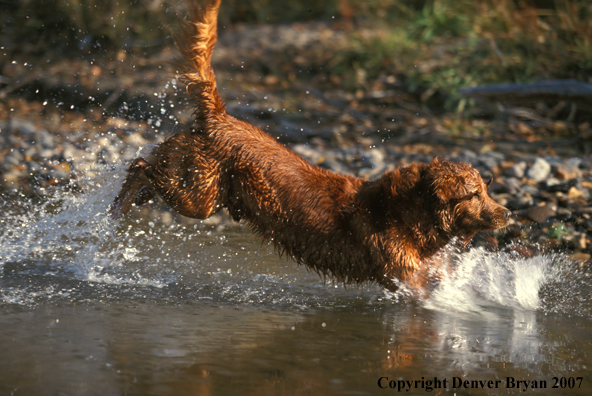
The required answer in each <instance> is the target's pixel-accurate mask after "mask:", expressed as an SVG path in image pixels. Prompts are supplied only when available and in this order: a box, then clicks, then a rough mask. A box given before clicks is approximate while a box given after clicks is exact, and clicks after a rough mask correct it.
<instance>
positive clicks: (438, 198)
mask: <svg viewBox="0 0 592 396" xmlns="http://www.w3.org/2000/svg"><path fill="white" fill-rule="evenodd" d="M424 177H425V181H426V182H427V185H428V190H431V194H430V195H431V197H430V198H428V199H429V200H431V201H432V202H430V204H432V205H430V206H432V208H433V210H434V211H435V214H436V221H439V222H440V224H438V226H439V227H440V228H441V229H443V230H444V231H446V232H447V233H449V235H451V236H457V237H459V238H461V239H463V240H464V241H465V243H468V242H469V241H470V240H471V239H472V238H473V236H475V234H476V233H477V232H481V231H492V230H497V229H500V228H503V227H505V226H507V225H508V222H509V219H510V215H511V212H510V211H509V210H508V209H506V208H505V207H503V206H502V205H500V204H498V203H497V202H495V201H494V200H493V199H491V198H490V197H489V195H487V187H489V185H490V184H491V182H492V180H493V177H492V178H491V179H490V180H489V181H488V182H487V183H484V182H483V179H482V178H481V176H480V175H479V172H477V170H476V169H474V168H473V167H471V166H470V165H467V164H463V163H457V162H449V161H443V160H440V159H438V158H436V159H435V160H434V161H432V162H431V163H430V164H429V165H428V166H427V167H426V168H425V173H424Z"/></svg>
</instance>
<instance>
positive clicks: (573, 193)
mask: <svg viewBox="0 0 592 396" xmlns="http://www.w3.org/2000/svg"><path fill="white" fill-rule="evenodd" d="M567 196H568V197H569V198H570V199H578V198H583V197H584V192H583V191H580V190H578V189H577V188H575V187H571V188H570V189H569V191H568V192H567Z"/></svg>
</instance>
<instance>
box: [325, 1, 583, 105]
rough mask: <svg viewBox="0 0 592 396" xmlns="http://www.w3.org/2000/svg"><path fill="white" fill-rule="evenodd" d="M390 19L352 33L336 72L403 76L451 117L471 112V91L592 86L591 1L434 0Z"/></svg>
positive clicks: (403, 9)
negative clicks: (519, 85) (520, 85)
mask: <svg viewBox="0 0 592 396" xmlns="http://www.w3.org/2000/svg"><path fill="white" fill-rule="evenodd" d="M537 3H540V4H539V5H538V6H537ZM387 15H388V17H385V18H383V20H382V21H381V24H378V25H379V27H378V28H376V27H375V28H373V34H368V32H365V31H362V32H360V31H354V32H353V33H352V38H353V40H352V45H351V47H350V48H349V49H348V50H347V51H345V53H344V54H342V55H340V60H339V61H338V62H334V64H333V67H334V70H335V72H341V71H343V70H347V69H348V67H349V69H350V70H351V69H354V70H353V71H352V74H355V69H356V68H362V69H364V71H365V73H366V75H367V76H368V77H369V78H372V77H373V76H376V75H379V74H381V73H402V74H404V75H406V76H407V77H408V79H409V86H410V89H411V90H412V91H414V90H415V91H418V92H419V93H420V94H421V98H422V100H424V101H425V102H428V103H429V102H430V100H432V99H434V97H435V96H436V95H439V96H442V97H444V98H445V99H444V108H445V109H446V110H453V109H456V110H457V111H460V110H463V109H464V108H465V106H466V105H467V102H466V101H465V100H464V99H463V98H462V97H461V96H460V95H459V94H458V91H459V89H461V88H464V87H467V86H473V85H482V84H490V83H501V82H528V81H536V80H548V79H563V78H575V79H578V80H581V81H586V82H592V24H590V22H589V21H590V19H591V17H592V5H591V4H590V3H589V2H588V1H586V0H556V1H546V2H543V1H539V2H536V1H535V2H529V3H526V2H514V1H510V0H481V1H467V0H432V1H426V2H425V4H424V6H423V7H422V8H421V9H419V10H413V9H412V8H410V7H399V8H397V9H391V10H390V12H389V13H387ZM375 26H376V24H375ZM349 81H354V80H353V79H351V78H350V79H349Z"/></svg>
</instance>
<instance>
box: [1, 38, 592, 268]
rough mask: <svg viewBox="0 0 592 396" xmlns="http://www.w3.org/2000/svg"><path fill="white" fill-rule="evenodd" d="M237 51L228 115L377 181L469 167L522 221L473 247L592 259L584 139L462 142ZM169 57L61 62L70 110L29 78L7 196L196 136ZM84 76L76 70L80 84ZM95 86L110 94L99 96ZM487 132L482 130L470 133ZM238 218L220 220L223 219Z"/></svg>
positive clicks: (499, 137) (402, 107)
mask: <svg viewBox="0 0 592 396" xmlns="http://www.w3.org/2000/svg"><path fill="white" fill-rule="evenodd" d="M316 29H321V28H318V27H316ZM321 30H322V29H321ZM234 34H235V35H236V33H234ZM239 36H240V35H239ZM260 36H262V35H258V33H257V32H255V33H252V34H250V35H249V34H243V41H244V40H247V39H248V37H251V38H252V37H260ZM285 36H286V34H284V35H283V36H282V37H285ZM233 37H234V36H233ZM265 37H269V32H267V33H266V35H265ZM307 37H308V39H307V40H308V41H306V40H305V42H303V43H299V44H298V45H296V44H294V45H293V46H292V47H290V48H292V49H293V51H297V52H298V51H300V52H303V53H304V55H306V50H307V48H308V47H307V46H311V45H312V44H314V43H316V41H315V40H317V41H318V40H321V38H322V31H321V32H320V33H318V34H316V35H315V34H312V33H311V34H309V36H307ZM235 38H236V40H239V39H240V37H235ZM226 41H228V43H227V44H228V47H225V45H226V44H225V43H226ZM230 41H232V40H230V39H226V40H225V39H224V38H222V40H221V44H220V46H221V47H222V48H221V50H220V51H219V53H220V55H218V58H217V60H216V62H217V64H219V65H221V66H220V67H219V73H218V77H219V81H221V84H220V85H221V87H222V90H223V92H222V95H223V96H224V97H225V98H227V105H228V112H229V113H231V114H233V115H235V116H237V117H238V118H242V119H245V120H246V121H249V122H251V123H253V124H255V125H257V126H259V127H261V128H263V129H264V130H266V131H267V132H269V133H270V134H271V135H272V136H275V137H277V138H278V140H279V141H280V142H282V143H284V144H285V145H286V146H288V147H290V148H291V149H292V150H294V151H295V152H296V153H298V154H299V155H301V156H302V157H304V158H305V159H307V160H308V161H310V162H311V163H313V164H317V165H319V166H321V167H325V168H328V169H331V170H334V171H337V172H342V173H350V174H354V175H358V176H361V177H365V178H369V179H371V178H374V177H377V176H378V175H380V174H382V172H384V171H385V170H387V169H391V168H395V167H399V166H404V165H406V164H409V163H411V162H414V161H421V162H426V161H430V160H431V159H432V158H434V157H435V156H441V157H444V158H446V159H450V160H454V161H462V162H467V163H470V164H472V165H473V166H474V167H475V168H477V169H478V170H479V171H480V172H481V174H482V176H483V177H484V178H487V177H488V176H489V175H493V176H494V182H493V183H492V185H491V187H490V190H489V192H490V195H491V197H492V198H493V199H495V200H496V201H498V202H499V203H501V204H503V205H505V206H506V207H508V208H509V209H511V210H512V212H513V220H512V225H511V226H510V227H508V228H507V229H506V230H504V231H500V232H497V233H494V234H485V235H480V236H479V237H478V238H476V239H475V241H474V242H473V243H474V244H477V245H483V246H487V247H488V248H491V249H498V248H501V249H510V250H512V251H516V252H517V253H518V254H521V255H523V256H527V257H528V256H531V255H533V254H537V253H541V252H550V251H559V252H565V253H567V254H570V255H571V257H572V258H573V259H574V260H576V261H579V262H581V263H582V264H584V263H588V262H589V260H590V250H591V249H592V245H591V243H592V242H591V240H592V218H591V216H592V205H590V199H591V189H592V157H590V156H589V155H584V153H585V147H583V144H584V143H581V144H580V143H578V142H580V140H578V139H579V138H578V137H576V138H562V139H556V140H552V139H547V140H545V139H544V138H536V137H533V135H534V134H536V132H537V131H541V130H543V129H544V128H546V127H548V125H547V124H549V122H550V121H549V120H546V121H544V122H542V124H541V121H540V120H539V121H537V120H534V121H533V117H530V118H529V117H528V116H526V117H522V118H520V117H519V116H517V117H512V116H508V117H506V118H503V119H501V120H500V119H499V118H498V119H493V120H492V121H484V120H483V119H472V120H464V121H462V123H463V124H462V131H461V132H454V133H453V132H451V131H452V130H453V129H455V128H456V129H458V124H455V123H454V122H455V121H451V120H454V119H455V118H456V115H454V114H452V115H450V114H448V115H434V114H431V113H430V112H429V111H428V110H427V109H425V108H424V107H423V106H422V105H421V104H418V103H413V102H410V103H402V99H401V98H404V97H405V94H404V93H400V94H398V93H397V92H395V91H393V92H391V91H389V90H388V89H386V90H385V89H382V90H380V89H374V88H376V87H374V88H373V89H368V91H366V92H357V93H354V94H351V93H347V92H343V91H340V90H339V89H337V88H335V87H333V86H329V87H328V89H327V90H323V93H320V92H319V91H320V89H322V87H320V88H319V87H318V86H317V83H318V79H315V78H312V79H310V80H306V81H305V83H307V84H308V85H302V86H294V85H286V86H283V85H282V84H280V83H279V82H278V81H276V79H274V78H273V75H267V76H266V77H265V78H260V77H259V78H257V77H255V76H256V75H257V72H258V68H257V67H256V66H252V67H251V68H249V69H248V70H243V69H242V68H241V63H240V61H239V60H237V59H241V57H248V56H249V54H250V51H249V45H251V46H256V47H258V48H259V47H261V44H260V43H257V42H256V43H255V44H248V43H247V44H244V46H242V47H241V46H238V48H240V50H238V51H237V52H236V53H234V52H232V51H230V50H229V47H230V46H233V47H235V46H237V44H236V42H230ZM247 41H248V40H247ZM311 43H312V44H311ZM276 44H277V43H276ZM282 48H283V47H281V46H280V49H278V51H280V50H282ZM251 56H252V54H251ZM171 57H172V56H171V52H170V50H166V51H162V52H160V53H159V54H158V56H151V57H150V58H148V59H143V60H139V59H138V58H133V59H129V58H126V55H125V54H122V55H121V57H120V59H114V60H111V61H104V62H102V63H101V62H96V61H93V60H85V61H80V60H77V61H76V62H72V64H70V65H69V66H68V65H65V64H64V63H63V62H62V63H61V65H62V66H61V67H60V68H59V70H57V71H56V72H59V73H63V74H64V79H63V80H65V79H66V77H67V76H68V77H67V78H70V79H72V78H73V79H74V80H73V81H71V82H72V84H69V85H68V87H70V89H71V90H73V92H74V93H75V94H76V95H71V93H70V94H69V95H70V96H69V97H70V99H69V100H66V99H64V98H63V97H60V96H59V95H58V96H56V94H55V92H58V91H59V89H54V90H51V89H50V88H51V86H52V84H57V85H59V83H58V82H56V81H59V80H60V79H59V78H58V79H57V80H56V79H55V75H54V76H53V77H52V78H51V79H50V78H49V77H43V76H39V75H37V78H33V77H31V82H29V83H27V82H26V81H25V83H23V84H22V88H21V89H15V90H12V91H11V92H10V93H9V94H7V95H4V97H3V98H0V191H1V192H2V194H3V195H4V196H9V195H11V194H12V193H13V192H16V191H20V192H23V193H25V194H29V195H44V194H51V193H52V191H53V190H54V189H60V188H63V186H68V185H69V186H75V184H76V183H75V179H76V178H77V177H79V176H80V175H84V174H85V173H88V172H92V171H94V169H95V168H96V165H97V164H113V165H122V164H125V163H128V162H129V161H130V160H131V159H133V158H134V157H135V155H136V153H137V152H138V150H139V149H140V148H141V147H142V146H145V145H147V144H154V143H158V142H160V141H162V140H163V139H164V138H166V136H169V135H170V134H171V133H175V131H178V130H180V129H183V128H186V127H187V125H188V124H189V123H190V120H191V110H190V109H188V108H187V103H186V99H185V97H184V93H183V90H182V88H181V87H177V86H176V85H177V84H176V81H175V80H174V78H170V76H174V71H173V70H172V69H171V68H170V67H168V68H167V67H163V68H162V70H161V71H158V68H159V67H160V65H161V64H164V63H166V62H165V60H170V59H171ZM235 58H237V59H235ZM296 61H297V62H296V63H298V62H300V61H302V60H296ZM27 62H28V61H27V60H26V59H19V60H15V61H14V63H13V64H11V66H10V67H5V69H4V71H3V74H4V75H6V76H15V75H22V77H21V78H22V79H23V80H26V78H27V75H28V74H27V73H29V74H30V75H34V74H35V73H38V71H37V70H36V69H35V68H28V67H27V66H26V64H27ZM142 62H143V63H142ZM140 63H141V64H142V68H143V69H142V70H143V71H141V72H140V70H139V69H140V68H136V66H137V65H138V64H140ZM125 65H127V66H125ZM124 66H125V67H124ZM68 67H69V68H70V69H68ZM295 67H297V66H295ZM73 69H76V70H78V72H74V73H73V75H74V76H75V77H72V70H73ZM155 71H158V72H157V73H155ZM19 73H20V74H19ZM163 76H164V77H163ZM167 76H169V77H167ZM93 78H94V80H93ZM389 78H390V77H389V76H386V77H385V81H386V82H384V84H383V85H382V86H378V88H381V87H382V88H385V86H386V88H389V85H388V84H389V81H390V82H391V83H392V84H391V86H390V88H393V89H395V88H396V85H397V81H396V79H394V80H393V78H391V79H390V80H389ZM85 79H86V80H85ZM89 79H90V80H89ZM102 79H104V80H102ZM87 80H88V81H87ZM91 80H92V81H91ZM14 81H17V80H14ZM97 81H99V82H100V83H101V84H102V85H101V86H102V87H105V86H109V87H111V88H105V90H106V91H100V90H99V93H100V94H97V95H95V96H93V95H94V94H93V93H92V92H95V91H96V86H97V84H98V83H97ZM108 81H111V83H110V84H108V83H107V82H108ZM121 81H125V82H126V83H125V84H124V85H125V87H124V88H117V89H116V88H113V87H117V86H118V84H117V83H118V82H121ZM225 82H226V83H225ZM385 84H386V85H385ZM379 85H380V84H379ZM7 86H8V87H9V85H7ZM54 88H55V86H54ZM62 89H64V88H62ZM66 89H67V88H66ZM109 89H111V91H109ZM35 90H37V92H38V93H37V96H36V94H35ZM39 92H41V93H39ZM44 92H45V94H43V93H44ZM48 92H52V94H51V95H49V94H47V93H48ZM76 96H80V97H82V98H84V101H83V102H84V103H82V102H81V101H80V100H75V99H72V97H76ZM97 98H100V99H101V100H99V99H97ZM95 101H97V102H101V103H95ZM81 103H82V104H81ZM138 114H139V115H138ZM537 122H538V124H537ZM545 122H546V123H547V124H545ZM543 124H544V125H543ZM549 125H550V124H549ZM553 125H554V127H557V125H559V127H566V125H567V124H565V123H563V124H557V123H554V124H553ZM567 127H569V126H567ZM573 128H575V130H576V132H577V131H578V130H579V132H581V133H580V135H581V134H582V133H583V134H586V133H588V134H589V133H590V132H591V131H592V130H591V128H590V126H589V124H587V123H580V124H579V125H575V126H573ZM475 130H476V131H478V133H472V132H466V131H475ZM508 136H510V138H508ZM151 213H152V214H150V216H153V217H159V218H161V220H162V221H171V218H172V217H171V216H172V215H171V214H166V213H167V212H160V211H153V212H151ZM163 213H165V214H164V215H163ZM226 221H229V220H228V219H226V218H224V217H220V216H218V217H216V218H215V219H214V220H213V222H222V223H224V222H226Z"/></svg>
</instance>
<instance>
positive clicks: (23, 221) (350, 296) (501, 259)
mask: <svg viewBox="0 0 592 396" xmlns="http://www.w3.org/2000/svg"><path fill="white" fill-rule="evenodd" d="M98 175H99V176H96V177H91V176H88V177H87V178H85V179H81V180H80V181H79V183H81V185H82V188H83V191H84V193H82V194H78V195H76V194H74V193H70V192H63V191H61V192H60V191H58V192H56V193H55V194H54V196H53V197H52V198H46V199H44V200H42V201H37V202H33V201H30V200H27V199H25V198H23V197H18V196H4V197H3V198H0V205H1V209H2V210H1V213H0V222H1V223H0V224H2V226H1V228H0V328H1V329H2V333H1V334H2V337H1V338H0V356H2V357H3V359H0V394H14V395H19V394H22V395H30V394H40V395H42V394H49V395H54V394H67V395H69V394H72V395H120V394H121V395H123V394H127V395H152V394H153V395H184V394H190V395H210V394H211V395H214V394H215V395H223V394H245V395H266V394H270V395H273V394H288V395H291V394H294V395H299V394H315V395H333V394H335V395H341V394H385V392H386V393H388V392H390V393H396V392H397V391H396V389H395V390H393V389H390V390H388V389H387V390H385V389H380V388H379V386H378V380H379V379H380V378H381V377H388V378H389V381H391V380H396V381H398V380H421V379H422V377H424V378H425V379H428V378H432V379H433V378H434V377H438V378H440V379H448V381H449V384H448V385H449V388H450V386H451V383H452V378H453V377H457V378H462V379H463V380H481V381H485V380H496V379H498V380H504V381H505V379H506V377H515V378H516V379H517V380H518V379H520V380H522V379H528V380H529V381H532V380H535V381H543V380H544V381H547V386H549V387H550V386H552V385H553V384H554V382H553V377H556V376H557V377H559V378H561V377H566V378H569V377H573V378H576V377H583V378H584V382H583V384H582V385H581V386H580V387H579V388H575V389H569V390H568V391H569V394H570V395H571V394H589V391H590V387H591V386H592V385H590V384H589V383H588V381H589V380H590V376H589V375H588V374H589V372H590V366H591V364H592V361H591V359H590V357H589V356H590V354H591V353H592V345H591V337H590V334H591V333H590V331H591V329H592V325H591V322H590V316H591V315H590V312H591V311H590V309H591V304H590V298H589V296H590V288H591V285H592V282H591V281H590V277H589V275H590V274H589V271H587V270H581V269H579V268H578V267H577V266H576V265H574V264H572V263H570V262H568V261H566V260H565V259H564V258H563V257H562V256H560V255H559V256H538V257H534V258H531V259H522V258H519V257H515V256H512V255H509V254H505V253H490V252H486V251H484V250H481V249H473V250H470V251H469V252H463V253H459V252H456V251H454V249H450V250H449V251H446V252H443V253H442V256H441V257H440V258H439V259H443V260H448V261H449V263H450V267H451V268H453V270H451V271H450V272H446V273H444V274H439V280H438V282H437V283H436V284H434V285H433V287H432V288H431V289H430V293H429V296H428V297H425V298H417V297H416V293H415V291H413V290H410V289H408V288H405V287H403V288H402V290H401V292H400V293H397V294H392V293H388V292H385V291H382V290H379V289H378V288H376V287H369V286H364V287H360V288H347V289H345V288H344V287H343V286H341V285H333V284H331V283H327V284H323V283H322V282H321V281H320V280H319V278H318V276H317V275H316V274H314V273H309V272H308V271H306V269H305V268H303V267H298V266H296V265H294V264H293V263H291V262H289V261H286V260H285V259H281V258H278V257H277V256H276V255H275V254H274V252H273V251H272V249H271V248H270V247H269V246H268V245H267V244H265V243H261V241H260V240H259V239H257V238H256V237H255V236H253V235H251V234H250V233H248V232H246V231H245V230H243V229H242V228H241V227H236V228H232V229H225V230H216V229H215V228H214V227H212V226H206V225H196V226H182V225H178V224H176V225H165V224H163V223H162V222H160V221H158V220H150V219H142V218H140V217H136V218H128V219H126V220H124V221H121V222H118V223H116V224H114V223H112V222H111V221H110V220H108V218H107V217H106V216H105V213H106V210H107V207H108V204H109V202H111V200H112V199H113V197H114V195H115V192H116V190H117V186H118V185H119V183H121V176H122V175H123V172H122V170H121V169H115V170H109V169H101V170H100V172H98ZM503 384H504V387H503V389H502V388H500V389H497V390H496V389H493V390H492V389H485V390H483V389H462V388H458V389H450V391H451V392H452V391H454V392H455V393H457V394H465V393H467V392H470V393H471V394H508V393H521V391H519V390H518V389H516V388H513V389H506V388H505V382H504V383H503ZM539 384H540V383H539ZM443 391H444V390H442V389H439V390H438V389H435V390H434V393H435V394H439V393H442V392H443ZM413 392H415V394H423V393H426V390H425V388H421V389H414V390H413ZM413 392H410V393H409V394H414V393H413ZM536 392H537V394H555V395H557V394H563V392H567V390H564V391H563V392H562V390H561V389H546V390H540V389H539V390H537V391H536ZM450 394H453V393H450Z"/></svg>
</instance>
